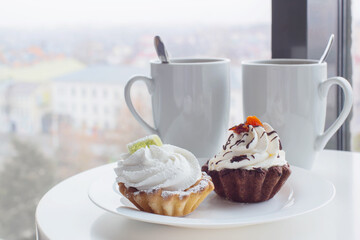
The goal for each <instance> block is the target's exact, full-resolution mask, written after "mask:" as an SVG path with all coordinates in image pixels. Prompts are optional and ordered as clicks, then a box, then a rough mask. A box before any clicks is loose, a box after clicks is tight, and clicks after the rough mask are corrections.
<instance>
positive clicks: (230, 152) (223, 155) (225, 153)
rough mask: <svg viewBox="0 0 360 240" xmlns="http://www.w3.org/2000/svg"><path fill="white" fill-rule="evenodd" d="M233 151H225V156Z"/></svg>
mask: <svg viewBox="0 0 360 240" xmlns="http://www.w3.org/2000/svg"><path fill="white" fill-rule="evenodd" d="M231 152H232V151H228V152H226V153H224V155H223V157H225V155H226V154H228V153H231Z"/></svg>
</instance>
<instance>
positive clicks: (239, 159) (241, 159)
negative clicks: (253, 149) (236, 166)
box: [230, 155, 250, 163]
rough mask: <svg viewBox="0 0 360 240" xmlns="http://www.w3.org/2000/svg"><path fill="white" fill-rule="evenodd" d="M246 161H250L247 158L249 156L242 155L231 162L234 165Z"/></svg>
mask: <svg viewBox="0 0 360 240" xmlns="http://www.w3.org/2000/svg"><path fill="white" fill-rule="evenodd" d="M245 159H247V160H249V161H250V159H249V158H248V157H247V155H240V156H235V157H233V158H232V159H231V160H230V162H231V163H233V162H241V161H243V160H245Z"/></svg>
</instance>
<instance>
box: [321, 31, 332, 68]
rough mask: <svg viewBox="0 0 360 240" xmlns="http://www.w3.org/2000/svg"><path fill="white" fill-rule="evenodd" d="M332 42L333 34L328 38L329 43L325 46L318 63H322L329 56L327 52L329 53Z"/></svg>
mask: <svg viewBox="0 0 360 240" xmlns="http://www.w3.org/2000/svg"><path fill="white" fill-rule="evenodd" d="M333 42H334V34H331V36H330V38H329V41H328V43H327V45H326V48H325V51H324V53H323V55H322V56H321V58H320V60H319V63H323V62H324V61H325V59H326V58H327V56H328V55H329V52H330V49H331V46H332V44H333Z"/></svg>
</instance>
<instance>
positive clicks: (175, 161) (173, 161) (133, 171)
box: [115, 144, 201, 191]
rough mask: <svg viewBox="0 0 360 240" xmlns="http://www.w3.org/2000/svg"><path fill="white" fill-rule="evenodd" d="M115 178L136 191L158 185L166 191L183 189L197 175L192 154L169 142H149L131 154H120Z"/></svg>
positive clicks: (190, 183) (198, 171) (196, 177)
mask: <svg viewBox="0 0 360 240" xmlns="http://www.w3.org/2000/svg"><path fill="white" fill-rule="evenodd" d="M115 173H116V175H117V176H118V177H117V179H116V180H117V181H118V182H122V183H124V184H125V186H126V187H134V188H137V189H138V190H150V191H151V190H153V189H158V188H161V189H163V190H168V191H179V190H185V189H187V188H189V187H190V186H192V185H193V184H195V183H196V181H197V180H199V179H200V177H201V169H200V165H199V163H198V160H197V159H196V157H195V156H194V155H193V154H192V153H191V152H189V151H187V150H185V149H183V148H179V147H176V146H173V145H169V144H164V145H162V146H156V145H150V147H145V148H140V149H139V150H137V151H136V152H135V153H133V154H129V153H127V154H123V155H122V156H121V159H120V160H119V161H118V163H117V167H116V168H115Z"/></svg>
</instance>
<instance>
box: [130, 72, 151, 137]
mask: <svg viewBox="0 0 360 240" xmlns="http://www.w3.org/2000/svg"><path fill="white" fill-rule="evenodd" d="M136 81H144V82H145V84H146V87H147V89H148V91H149V94H150V95H152V94H153V92H154V80H153V79H151V78H148V77H145V76H133V77H132V78H130V79H129V81H128V82H127V83H126V85H125V89H124V95H125V102H126V105H127V106H128V108H129V110H130V112H131V114H132V115H133V116H134V117H135V119H136V120H137V121H138V122H139V123H140V125H141V126H143V127H144V128H145V129H146V130H147V131H149V132H150V133H152V134H157V135H158V131H157V130H156V129H155V128H153V127H151V126H150V125H149V124H148V123H147V122H145V121H144V119H142V118H141V117H140V115H139V114H138V112H137V111H136V110H135V108H134V105H133V104H132V101H131V96H130V90H131V86H132V85H133V84H134V83H135V82H136Z"/></svg>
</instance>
